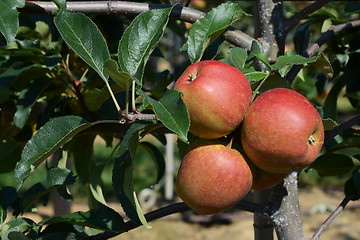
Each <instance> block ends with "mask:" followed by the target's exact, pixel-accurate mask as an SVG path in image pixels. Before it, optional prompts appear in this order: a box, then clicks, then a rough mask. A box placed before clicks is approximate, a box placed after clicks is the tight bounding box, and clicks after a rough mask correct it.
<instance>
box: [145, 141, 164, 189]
mask: <svg viewBox="0 0 360 240" xmlns="http://www.w3.org/2000/svg"><path fill="white" fill-rule="evenodd" d="M140 146H141V147H142V148H144V149H145V150H146V151H147V152H148V153H149V155H150V156H151V158H152V159H153V160H154V162H155V165H156V168H157V180H156V183H159V181H160V180H161V179H162V177H163V176H164V174H165V158H164V154H163V153H162V152H161V151H160V150H159V149H158V148H157V147H155V146H154V145H153V144H151V143H149V142H142V143H141V145H140Z"/></svg>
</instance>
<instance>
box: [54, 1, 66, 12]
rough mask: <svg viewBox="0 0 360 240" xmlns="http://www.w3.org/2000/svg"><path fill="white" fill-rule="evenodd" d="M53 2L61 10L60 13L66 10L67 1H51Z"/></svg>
mask: <svg viewBox="0 0 360 240" xmlns="http://www.w3.org/2000/svg"><path fill="white" fill-rule="evenodd" d="M51 1H53V2H54V3H55V4H56V6H57V7H58V8H59V9H60V11H65V10H66V0H51Z"/></svg>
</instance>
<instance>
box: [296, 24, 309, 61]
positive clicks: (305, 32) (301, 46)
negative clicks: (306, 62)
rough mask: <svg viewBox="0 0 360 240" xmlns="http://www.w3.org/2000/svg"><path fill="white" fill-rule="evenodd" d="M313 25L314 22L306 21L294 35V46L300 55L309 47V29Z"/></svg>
mask: <svg viewBox="0 0 360 240" xmlns="http://www.w3.org/2000/svg"><path fill="white" fill-rule="evenodd" d="M312 23H313V20H309V21H306V22H304V23H302V24H300V25H299V26H298V27H297V28H296V30H295V33H294V37H293V40H294V46H295V51H296V53H298V54H302V53H303V52H304V51H305V50H306V49H307V48H308V46H309V41H310V31H309V27H310V25H311V24H312Z"/></svg>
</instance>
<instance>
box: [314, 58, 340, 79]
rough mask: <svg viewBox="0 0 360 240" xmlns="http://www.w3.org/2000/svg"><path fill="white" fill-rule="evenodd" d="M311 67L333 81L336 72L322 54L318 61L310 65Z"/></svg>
mask: <svg viewBox="0 0 360 240" xmlns="http://www.w3.org/2000/svg"><path fill="white" fill-rule="evenodd" d="M309 65H310V66H312V67H314V68H316V69H317V70H319V71H320V72H322V73H323V74H324V75H325V76H326V78H328V79H331V78H333V76H334V70H333V68H332V66H331V63H330V61H329V59H328V58H327V57H326V56H325V55H324V53H322V52H320V53H319V54H318V55H317V57H316V61H315V62H311V63H309Z"/></svg>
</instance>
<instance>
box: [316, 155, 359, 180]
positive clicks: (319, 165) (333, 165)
mask: <svg viewBox="0 0 360 240" xmlns="http://www.w3.org/2000/svg"><path fill="white" fill-rule="evenodd" d="M309 168H313V169H315V170H316V171H317V172H318V174H319V175H320V176H321V177H327V176H340V175H343V174H345V173H348V172H349V171H351V170H352V169H353V168H354V162H353V160H352V159H351V157H349V156H347V155H343V154H336V153H330V154H324V155H321V156H319V157H318V158H317V159H316V160H315V161H314V162H313V163H312V164H311V165H310V166H309Z"/></svg>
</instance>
